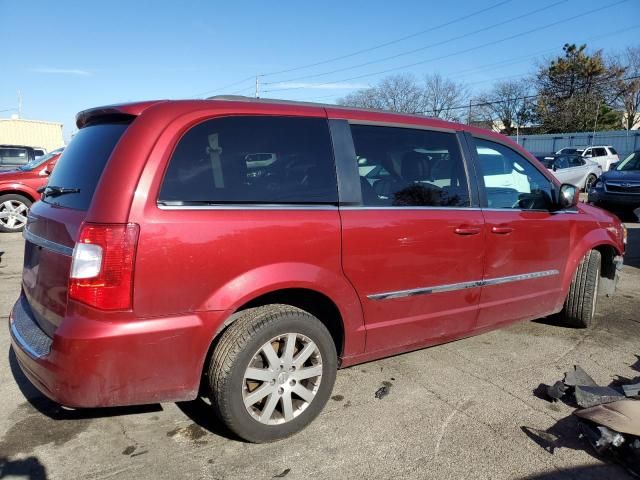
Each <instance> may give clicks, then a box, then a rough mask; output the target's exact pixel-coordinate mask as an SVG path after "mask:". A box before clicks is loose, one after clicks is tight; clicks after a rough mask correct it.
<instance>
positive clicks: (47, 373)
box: [9, 296, 227, 407]
mask: <svg viewBox="0 0 640 480" xmlns="http://www.w3.org/2000/svg"><path fill="white" fill-rule="evenodd" d="M129 315H130V314H129ZM226 317H227V312H225V311H218V312H206V313H202V314H198V313H194V314H190V315H184V316H176V317H164V318H154V319H144V320H141V319H136V320H131V319H128V320H127V321H123V320H122V319H121V320H114V319H112V318H110V319H109V320H108V321H104V320H96V319H91V318H87V317H82V318H80V317H77V316H76V317H67V318H65V319H64V321H63V323H62V324H61V325H60V327H59V328H58V329H57V330H56V333H55V335H54V337H53V338H49V337H47V336H46V334H45V333H44V332H42V330H40V328H39V327H38V325H37V324H36V323H35V321H34V319H33V316H32V314H31V312H30V308H29V304H28V302H27V301H26V299H25V298H24V296H21V298H20V299H19V300H18V301H17V302H16V304H15V305H14V307H13V310H12V312H11V314H10V316H9V326H10V331H11V343H12V345H13V349H14V351H15V354H16V358H17V360H18V363H19V365H20V367H21V369H22V371H23V372H24V374H25V375H26V376H27V378H29V380H30V381H31V382H32V383H33V384H34V386H35V387H36V388H38V390H40V391H41V392H42V393H43V394H44V395H46V396H47V397H49V398H50V399H52V400H54V401H55V402H58V403H60V404H62V405H66V406H69V407H106V406H121V405H140V404H147V403H157V402H165V401H184V400H192V399H194V398H196V397H197V395H198V390H199V388H200V380H201V376H202V368H203V363H204V360H205V357H206V355H207V352H208V349H209V345H210V343H211V340H212V338H213V336H214V335H215V332H216V331H217V330H218V327H219V326H220V325H222V322H223V321H224V319H225V318H226Z"/></svg>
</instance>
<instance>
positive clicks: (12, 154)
mask: <svg viewBox="0 0 640 480" xmlns="http://www.w3.org/2000/svg"><path fill="white" fill-rule="evenodd" d="M32 159H33V157H31V156H30V155H29V150H27V149H26V148H0V165H24V164H26V163H27V162H29V160H32Z"/></svg>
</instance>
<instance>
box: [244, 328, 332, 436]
mask: <svg viewBox="0 0 640 480" xmlns="http://www.w3.org/2000/svg"><path fill="white" fill-rule="evenodd" d="M321 381H322V356H321V354H320V350H319V349H318V347H317V345H316V344H315V343H314V342H313V341H312V340H311V339H310V338H308V337H306V336H304V335H302V334H300V333H285V334H282V335H278V336H277V337H274V338H272V339H271V340H269V341H268V342H266V343H265V344H263V345H262V346H261V347H260V349H259V350H258V351H257V352H256V353H255V354H254V355H253V357H252V358H251V361H250V362H249V365H248V366H247V368H246V370H245V373H244V377H243V385H242V398H243V401H244V406H245V408H246V409H247V411H248V412H249V414H250V415H251V416H252V417H253V418H254V419H255V420H257V421H259V422H260V423H263V424H267V425H278V424H282V423H286V422H289V421H291V420H293V419H294V418H296V417H297V416H298V415H300V414H301V413H302V412H303V411H304V410H305V409H306V408H307V407H308V406H309V405H310V404H311V402H313V400H314V398H315V396H316V393H317V392H318V388H319V387H320V382H321Z"/></svg>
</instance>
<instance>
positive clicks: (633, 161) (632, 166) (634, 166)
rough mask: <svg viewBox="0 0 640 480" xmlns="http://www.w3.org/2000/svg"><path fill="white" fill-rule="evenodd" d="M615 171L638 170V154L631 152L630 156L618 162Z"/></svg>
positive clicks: (639, 155)
mask: <svg viewBox="0 0 640 480" xmlns="http://www.w3.org/2000/svg"><path fill="white" fill-rule="evenodd" d="M616 170H620V171H630V170H640V152H633V153H632V154H631V155H629V156H628V157H627V158H625V159H624V160H623V161H621V162H620V164H619V165H618V166H617V167H616Z"/></svg>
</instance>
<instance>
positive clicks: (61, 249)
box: [22, 227, 73, 257]
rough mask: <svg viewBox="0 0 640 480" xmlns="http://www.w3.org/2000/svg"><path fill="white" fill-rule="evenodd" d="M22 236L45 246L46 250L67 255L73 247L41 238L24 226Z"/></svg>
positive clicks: (70, 253)
mask: <svg viewBox="0 0 640 480" xmlns="http://www.w3.org/2000/svg"><path fill="white" fill-rule="evenodd" d="M22 236H23V237H24V239H25V240H27V241H29V242H31V243H33V244H34V245H38V246H39V247H43V248H46V249H47V250H51V251H52V252H56V253H59V254H61V255H66V256H67V257H70V256H72V255H73V248H71V247H67V246H66V245H61V244H59V243H56V242H52V241H51V240H47V239H46V238H42V237H40V236H38V235H36V234H35V233H31V232H30V231H29V228H28V227H25V229H24V230H23V231H22Z"/></svg>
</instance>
